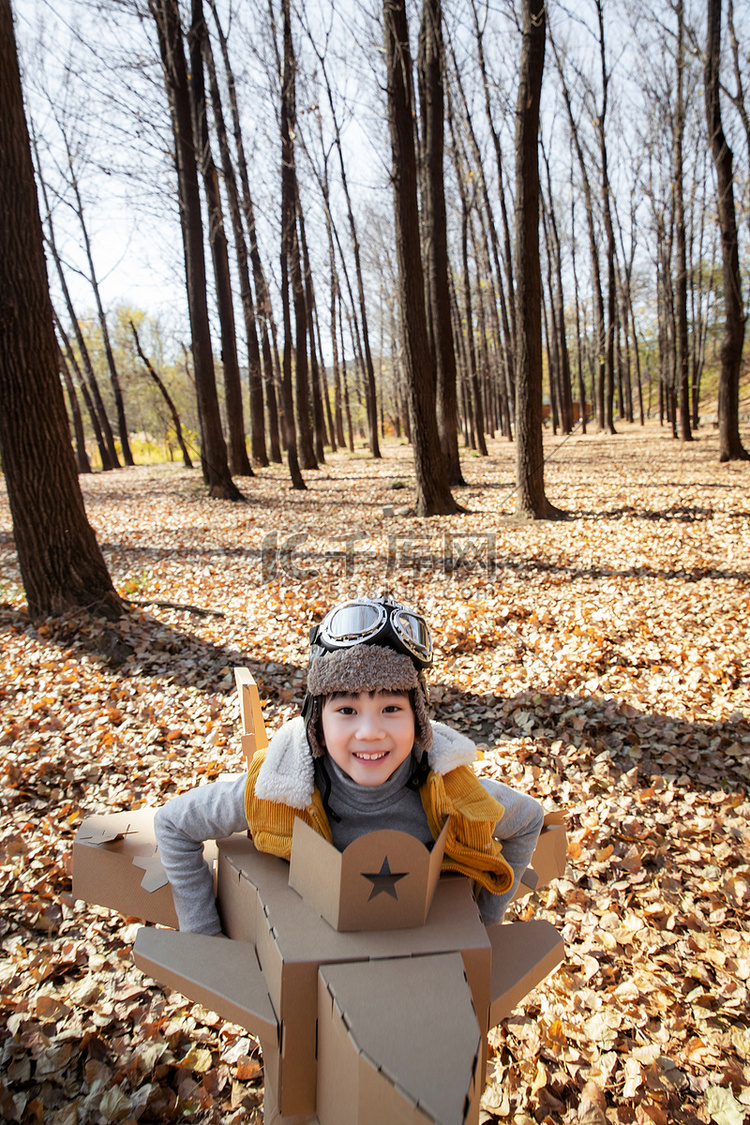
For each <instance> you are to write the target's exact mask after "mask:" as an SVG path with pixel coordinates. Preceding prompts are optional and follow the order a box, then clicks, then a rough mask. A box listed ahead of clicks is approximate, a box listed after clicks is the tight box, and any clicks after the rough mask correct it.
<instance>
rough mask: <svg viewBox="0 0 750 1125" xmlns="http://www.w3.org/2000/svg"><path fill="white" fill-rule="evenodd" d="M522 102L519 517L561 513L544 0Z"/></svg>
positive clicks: (533, 30)
mask: <svg viewBox="0 0 750 1125" xmlns="http://www.w3.org/2000/svg"><path fill="white" fill-rule="evenodd" d="M522 8H523V46H522V50H521V74H520V78H519V83H518V100H517V102H516V326H517V341H516V379H515V384H516V515H517V516H518V517H519V518H521V519H550V518H554V517H555V516H559V515H561V514H562V513H560V512H559V511H558V510H557V509H556V508H554V507H553V506H552V505H551V504H550V502H549V501H548V500H547V497H546V495H545V491H544V446H543V442H542V271H541V266H540V262H539V151H538V136H539V102H540V98H541V93H542V74H543V71H544V40H545V29H546V17H545V7H544V0H523V5H522Z"/></svg>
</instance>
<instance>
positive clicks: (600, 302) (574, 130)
mask: <svg viewBox="0 0 750 1125" xmlns="http://www.w3.org/2000/svg"><path fill="white" fill-rule="evenodd" d="M550 43H551V45H552V51H553V54H554V56H555V65H556V67H557V73H558V74H559V76H560V85H561V88H562V94H563V100H564V101H565V108H566V110H567V113H568V122H569V124H570V134H571V137H572V140H573V144H574V147H575V150H576V155H577V157H578V164H579V166H580V169H581V181H582V183H583V195H584V200H585V203H586V224H587V228H588V236H589V253H590V256H591V273H592V279H593V286H594V297H595V301H596V320H595V327H596V337H597V356H596V360H597V369H596V385H595V388H594V390H595V395H594V396H593V397H594V400H595V402H596V421H597V426H598V428H599V430H604V429H606V408H605V402H606V395H605V383H606V352H607V335H606V329H605V316H604V294H603V291H602V280H601V271H600V268H599V245H598V238H597V233H596V223H595V221H594V200H593V192H592V190H591V182H590V180H589V175H588V165H587V161H586V157H585V155H584V152H583V146H582V145H581V138H580V136H579V134H578V125H577V124H576V120H575V117H574V116H573V105H572V102H571V99H570V90H569V89H568V83H567V80H566V78H565V72H564V71H563V66H562V60H561V59H560V55H559V53H558V50H557V46H556V45H555V41H554V39H550Z"/></svg>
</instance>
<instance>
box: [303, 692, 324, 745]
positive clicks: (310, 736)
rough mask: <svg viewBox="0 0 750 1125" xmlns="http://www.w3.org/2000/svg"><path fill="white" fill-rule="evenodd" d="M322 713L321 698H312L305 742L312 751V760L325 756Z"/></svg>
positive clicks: (316, 696)
mask: <svg viewBox="0 0 750 1125" xmlns="http://www.w3.org/2000/svg"><path fill="white" fill-rule="evenodd" d="M322 711H323V704H322V699H321V696H319V695H315V696H313V701H312V707H311V709H310V718H309V719H308V720H307V742H308V745H309V747H310V750H311V751H312V756H313V758H322V757H323V756H324V754H325V740H324V738H323V722H322Z"/></svg>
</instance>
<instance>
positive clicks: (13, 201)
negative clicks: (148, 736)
mask: <svg viewBox="0 0 750 1125" xmlns="http://www.w3.org/2000/svg"><path fill="white" fill-rule="evenodd" d="M0 74H2V76H3V80H2V82H0V153H2V159H1V160H0V199H2V201H3V222H2V223H0V455H1V456H2V462H3V472H4V474H5V482H6V485H7V490H8V500H9V503H10V510H11V515H12V517H13V535H14V539H15V544H16V551H17V553H18V562H19V566H20V569H21V579H22V581H23V585H24V589H25V591H26V598H27V601H28V607H29V613H30V614H31V616H33V617H42V616H47V615H49V614H57V613H64V612H65V611H67V610H69V609H73V608H80V607H85V608H87V609H90V610H92V611H94V612H97V613H105V614H106V615H107V616H117V615H119V613H120V612H121V611H122V609H123V603H122V602H121V600H120V598H119V597H118V595H117V594H116V593H115V590H114V587H113V585H112V580H111V578H110V576H109V573H108V571H107V567H106V565H105V562H104V559H103V557H102V554H101V551H100V550H99V546H98V544H97V542H96V536H95V535H94V532H93V530H92V528H91V525H90V524H89V522H88V519H87V518H86V510H85V508H84V504H83V497H82V495H81V489H80V486H79V483H78V477H77V474H76V463H75V458H74V456H73V450H72V448H71V445H70V436H69V433H68V419H67V417H66V414H65V402H64V399H63V392H62V385H61V383H60V378H59V375H58V369H57V364H58V347H57V341H56V340H55V330H54V325H53V317H52V304H51V302H50V297H49V286H48V282H47V268H46V264H45V260H44V243H43V235H42V222H41V218H40V216H39V205H38V203H37V195H36V185H35V183H34V171H33V166H32V161H31V149H30V145H29V134H28V129H27V126H26V120H25V117H24V108H23V93H22V91H21V78H20V74H19V69H18V57H17V54H16V42H15V35H14V30H13V16H12V13H11V8H10V2H9V0H0Z"/></svg>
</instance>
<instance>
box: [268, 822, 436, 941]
mask: <svg viewBox="0 0 750 1125" xmlns="http://www.w3.org/2000/svg"><path fill="white" fill-rule="evenodd" d="M447 833H448V821H447V820H446V822H445V825H444V827H443V830H442V832H441V833H440V835H439V836H438V838H437V840H436V841H435V843H434V845H433V847H432V849H431V850H428V849H427V848H426V847H425V845H424V844H423V843H421V842H420V841H419V840H417V839H415V837H414V836H409V835H408V833H406V832H393V831H390V830H387V831H381V832H370V833H368V834H367V835H366V836H360V838H359V839H358V840H355V841H354V842H353V843H351V844H350V845H349V847H348V848H346V849H345V850H344V851H343V852H340V851H338V850H337V849H336V848H334V847H333V845H332V844H329V843H328V841H327V840H324V839H323V837H322V836H320V835H318V833H317V832H315V830H314V829H313V828H311V827H310V825H309V824H306V823H305V822H304V821H302V820H300V818H299V817H297V819H296V820H295V822H294V834H293V836H292V861H291V866H290V870H289V886H290V887H293V888H294V890H295V891H297V893H298V894H300V895H301V896H302V898H303V899H304V900H305V902H306V903H308V905H310V906H312V908H313V909H314V910H317V911H318V913H319V914H320V915H321V917H323V918H325V920H326V922H328V923H329V925H331V926H333V928H334V929H335V930H340V931H344V932H346V931H352V930H403V929H411V928H412V927H414V926H423V925H424V923H425V922H426V921H427V915H428V913H429V910H430V904H431V903H432V897H433V895H434V893H435V887H436V886H437V882H438V879H439V878H440V865H441V863H442V861H443V853H444V851H445V838H446V835H447Z"/></svg>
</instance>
